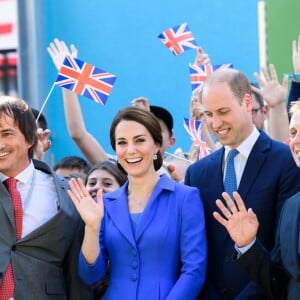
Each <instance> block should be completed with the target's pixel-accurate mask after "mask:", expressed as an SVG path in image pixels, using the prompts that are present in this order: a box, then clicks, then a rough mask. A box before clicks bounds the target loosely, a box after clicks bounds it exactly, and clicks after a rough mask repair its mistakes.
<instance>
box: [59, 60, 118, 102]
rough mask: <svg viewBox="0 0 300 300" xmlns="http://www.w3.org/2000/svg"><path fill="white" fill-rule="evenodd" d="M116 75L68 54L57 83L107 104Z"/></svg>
mask: <svg viewBox="0 0 300 300" xmlns="http://www.w3.org/2000/svg"><path fill="white" fill-rule="evenodd" d="M115 80H116V76H115V75H113V74H111V73H108V72H105V71H103V70H101V69H99V68H97V67H95V66H93V65H91V64H88V63H86V62H84V61H81V60H79V59H77V58H74V57H72V56H66V58H65V60H64V62H63V64H62V66H61V68H60V69H59V71H58V76H57V79H56V81H55V84H56V85H58V86H61V87H64V88H66V89H69V90H71V91H73V92H75V93H77V94H80V95H82V96H85V97H88V98H90V99H92V100H94V101H95V102H97V103H100V104H105V103H106V100H107V98H108V96H109V94H110V93H111V90H112V87H113V85H114V82H115Z"/></svg>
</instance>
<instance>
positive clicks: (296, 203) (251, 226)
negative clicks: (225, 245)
mask: <svg viewBox="0 0 300 300" xmlns="http://www.w3.org/2000/svg"><path fill="white" fill-rule="evenodd" d="M291 114H292V117H291V121H290V149H291V152H292V154H293V158H294V160H295V162H296V165H297V167H298V168H299V167H300V156H299V145H300V101H298V102H295V103H293V104H292V106H291ZM223 196H224V198H225V200H226V203H227V206H225V205H224V204H223V203H222V202H221V201H220V200H218V201H217V206H218V207H219V208H220V211H221V212H222V214H223V216H225V217H222V216H221V214H220V213H219V212H214V217H215V218H216V220H217V221H218V222H220V224H222V225H223V226H224V227H225V228H226V229H227V231H228V233H229V234H230V236H231V238H232V239H233V240H234V242H235V245H236V246H235V247H236V250H237V255H236V257H237V260H236V263H237V264H238V265H239V266H240V267H242V268H243V269H244V270H245V271H246V272H247V274H248V275H249V277H250V278H253V280H255V281H256V282H258V283H259V284H260V285H261V286H262V287H263V289H264V291H265V293H266V295H267V296H268V299H273V300H275V299H276V300H277V299H278V300H279V299H280V300H286V299H287V300H294V299H300V285H299V273H300V264H299V257H300V256H299V254H300V243H299V242H300V232H299V221H300V192H298V193H296V194H295V195H294V196H292V197H291V198H289V199H288V200H287V201H286V202H285V204H284V206H283V208H282V212H281V216H280V221H279V223H278V230H277V238H276V245H275V251H274V253H273V255H272V260H271V259H270V255H269V253H268V252H267V251H266V249H264V247H263V246H262V245H261V243H260V241H259V239H258V238H257V237H256V235H257V230H258V225H259V223H258V220H257V217H256V215H255V213H254V212H253V210H252V209H251V208H247V207H246V206H245V203H244V202H243V201H242V199H241V198H240V196H239V195H238V194H235V195H234V197H235V199H236V204H237V205H236V206H235V205H233V201H232V199H230V198H229V196H228V195H226V194H225V193H224V194H223ZM229 208H230V211H229ZM226 216H227V217H226Z"/></svg>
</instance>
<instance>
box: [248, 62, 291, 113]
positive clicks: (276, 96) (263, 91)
mask: <svg viewBox="0 0 300 300" xmlns="http://www.w3.org/2000/svg"><path fill="white" fill-rule="evenodd" d="M269 70H270V74H271V77H270V75H269V73H268V71H267V69H266V68H264V67H262V68H261V72H262V75H259V74H258V73H256V72H255V73H254V77H255V79H256V80H257V82H258V83H259V84H260V87H261V88H260V89H258V88H256V87H254V86H252V89H253V90H254V91H255V92H257V93H259V94H260V95H261V96H262V97H263V98H264V100H265V101H266V102H267V104H268V106H269V107H271V108H272V107H275V106H277V105H279V104H282V103H285V101H286V99H287V94H288V76H284V77H283V80H282V84H280V83H279V82H278V78H277V72H276V69H275V67H274V65H272V64H270V65H269Z"/></svg>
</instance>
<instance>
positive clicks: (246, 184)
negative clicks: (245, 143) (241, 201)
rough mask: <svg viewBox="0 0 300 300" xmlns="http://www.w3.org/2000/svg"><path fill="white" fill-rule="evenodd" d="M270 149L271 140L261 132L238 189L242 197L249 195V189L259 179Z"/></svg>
mask: <svg viewBox="0 0 300 300" xmlns="http://www.w3.org/2000/svg"><path fill="white" fill-rule="evenodd" d="M270 147H271V139H270V138H269V137H268V136H267V135H266V134H265V133H263V132H261V133H260V135H259V137H258V139H257V141H256V143H255V144H254V146H253V148H252V150H251V152H250V155H249V157H248V160H247V163H246V166H245V169H244V172H243V175H242V178H241V182H240V184H239V187H238V192H239V193H240V194H241V195H242V197H245V195H247V193H248V191H249V189H250V188H251V186H252V185H253V183H254V182H255V180H256V179H257V176H258V173H259V172H260V170H261V168H262V166H263V164H264V161H265V159H266V152H267V151H268V150H269V149H270Z"/></svg>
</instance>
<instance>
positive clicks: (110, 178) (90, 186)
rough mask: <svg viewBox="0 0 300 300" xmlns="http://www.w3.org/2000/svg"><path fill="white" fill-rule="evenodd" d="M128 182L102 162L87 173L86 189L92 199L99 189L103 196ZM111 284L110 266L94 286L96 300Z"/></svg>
mask: <svg viewBox="0 0 300 300" xmlns="http://www.w3.org/2000/svg"><path fill="white" fill-rule="evenodd" d="M126 180H127V176H126V174H125V173H124V172H123V171H121V170H120V169H119V168H118V167H117V165H116V164H115V163H113V162H111V161H102V162H100V163H97V164H95V165H94V166H93V167H92V168H91V169H90V171H89V172H88V173H87V175H86V178H85V187H86V190H87V192H88V193H89V194H90V195H91V197H92V198H96V196H97V192H98V190H99V189H101V190H102V192H103V194H105V193H110V192H113V191H115V190H117V189H118V188H120V187H121V186H122V185H123V184H124V183H125V182H126ZM108 284H109V264H108V266H107V274H106V275H105V277H104V279H103V280H101V281H100V282H98V283H97V284H96V285H95V286H94V299H95V300H98V299H99V300H100V299H102V297H103V295H104V293H105V291H106V289H107V287H108Z"/></svg>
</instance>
